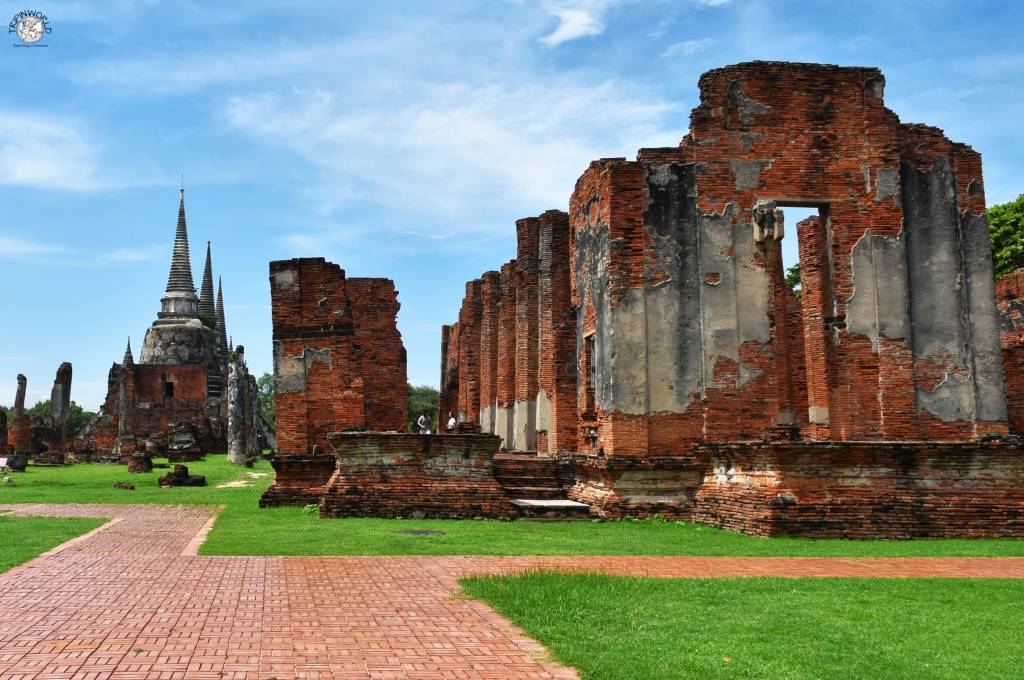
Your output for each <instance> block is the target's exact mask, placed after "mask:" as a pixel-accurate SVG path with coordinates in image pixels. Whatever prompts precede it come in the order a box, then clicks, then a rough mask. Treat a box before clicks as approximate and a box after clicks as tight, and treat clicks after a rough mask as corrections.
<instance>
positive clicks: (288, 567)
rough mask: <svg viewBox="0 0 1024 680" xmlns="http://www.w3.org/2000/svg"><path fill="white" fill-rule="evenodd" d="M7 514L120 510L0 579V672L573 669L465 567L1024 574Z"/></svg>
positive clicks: (942, 562) (200, 518) (958, 566)
mask: <svg viewBox="0 0 1024 680" xmlns="http://www.w3.org/2000/svg"><path fill="white" fill-rule="evenodd" d="M11 510H14V511H16V512H17V513H18V514H30V515H64V516H92V517H96V516H101V517H111V518H116V520H117V521H115V522H112V523H109V524H107V525H104V527H101V528H100V529H99V530H96V531H95V532H92V533H91V534H88V535H86V536H85V537H82V538H80V539H76V540H75V541H71V542H69V543H66V544H64V545H63V546H59V547H58V548H55V549H54V550H51V551H50V552H48V553H46V554H45V555H43V556H41V557H39V558H37V559H35V560H33V561H31V562H29V563H26V564H24V565H22V566H20V567H17V568H16V569H13V570H11V571H9V572H7V573H6V574H3V575H0V680H8V679H13V678H19V679H20V678H92V679H96V680H100V679H104V678H121V679H124V680H128V679H135V678H167V679H170V678H188V679H189V680H192V679H195V680H203V679H205V678H218V679H219V678H257V677H259V678H278V679H282V680H283V679H284V678H351V679H355V678H364V679H374V680H377V679H386V678H417V679H423V680H426V679H435V678H460V679H461V678H477V679H481V680H483V679H487V680H497V679H500V678H510V679H511V678H515V679H523V680H526V679H529V678H575V677H576V675H575V673H574V672H573V671H572V670H571V669H565V668H561V667H557V666H555V665H553V664H550V663H546V662H545V661H544V650H543V648H542V647H541V646H540V645H538V644H537V643H535V642H533V641H532V640H530V639H528V638H526V637H525V636H524V635H522V633H521V632H519V631H518V630H517V629H516V628H515V627H513V626H512V625H511V624H510V623H509V622H507V621H506V620H505V619H503V618H502V617H500V616H498V615H496V614H495V613H494V612H492V611H491V610H490V609H489V608H488V607H487V606H486V605H484V604H483V603H481V602H477V601H473V600H464V599H459V598H455V597H452V595H453V593H454V592H455V591H456V589H457V587H458V584H457V579H458V578H460V577H462V576H465V575H469V574H496V573H510V572H516V571H522V570H524V569H537V568H550V569H559V570H576V571H597V570H600V571H604V572H608V573H616V574H634V575H648V576H661V577H668V576H676V577H714V576H755V575H756V576H770V575H773V576H875V577H885V576H889V577H906V576H949V577H953V576H963V577H1012V578H1024V558H999V559H983V558H944V559H939V558H915V559H835V558H714V557H565V558H562V557H315V558H311V557H310V558H307V557H295V558H283V557H196V556H195V551H196V548H197V547H198V545H199V543H200V540H197V536H200V537H201V534H202V532H203V531H204V530H205V529H208V528H209V526H210V524H211V515H210V514H209V511H208V510H205V509H202V508H183V507H164V506H134V507H132V506H106V507H105V506H95V505H62V506H55V505H23V506H3V508H2V511H11ZM254 530H258V528H254Z"/></svg>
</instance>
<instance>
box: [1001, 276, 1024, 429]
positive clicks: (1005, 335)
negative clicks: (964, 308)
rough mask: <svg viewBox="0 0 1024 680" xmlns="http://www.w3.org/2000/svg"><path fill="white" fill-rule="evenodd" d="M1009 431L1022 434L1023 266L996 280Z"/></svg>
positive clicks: (1023, 423)
mask: <svg viewBox="0 0 1024 680" xmlns="http://www.w3.org/2000/svg"><path fill="white" fill-rule="evenodd" d="M996 301H997V304H998V307H999V315H1000V328H1001V331H1002V332H1001V338H1000V339H1001V341H1002V347H1003V370H1004V371H1005V372H1006V411H1007V416H1008V420H1009V427H1010V433H1011V434H1015V435H1018V436H1024V269H1018V270H1017V271H1015V272H1012V273H1010V274H1007V275H1006V276H1004V277H1003V278H1001V279H999V280H998V281H997V282H996Z"/></svg>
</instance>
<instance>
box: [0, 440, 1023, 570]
mask: <svg viewBox="0 0 1024 680" xmlns="http://www.w3.org/2000/svg"><path fill="white" fill-rule="evenodd" d="M189 471H190V472H192V473H193V474H202V475H206V480H207V486H205V487H198V488H195V487H187V488H184V487H183V488H174V489H161V488H159V487H158V486H157V484H156V478H157V477H158V476H160V475H162V474H164V473H166V470H162V469H157V470H154V471H153V472H152V473H149V474H141V475H133V474H128V472H127V471H126V470H125V468H124V466H121V465H74V466H68V467H63V468H34V467H29V469H28V471H27V472H24V473H12V476H13V477H14V479H15V482H16V485H15V486H0V503H36V502H39V503H164V504H188V505H191V504H209V505H222V506H224V510H223V512H222V513H221V514H220V516H219V517H218V519H217V523H216V525H215V526H214V528H213V531H212V532H211V533H210V535H209V537H208V538H207V540H206V543H205V544H204V545H203V547H202V548H201V550H200V552H201V553H202V554H204V555H792V556H814V555H817V556H844V557H867V556H887V557H903V556H992V557H997V556H1010V555H1013V556H1024V540H1015V539H1002V540H920V541H839V540H828V541H811V540H806V539H794V538H773V539H763V538H753V537H750V536H745V535H742V534H734V533H730V532H727V531H722V530H719V529H714V528H712V527H706V526H702V525H699V524H690V523H687V522H662V521H642V522H629V521H623V522H590V521H583V522H524V521H516V522H503V521H487V520H387V519H373V518H359V519H326V520H321V519H319V518H318V517H317V516H316V515H315V514H313V515H311V514H308V513H304V512H303V511H302V508H270V509H263V510H261V509H260V508H259V507H258V505H257V501H258V499H259V496H260V494H261V493H262V492H263V490H264V489H265V488H266V487H267V486H269V485H270V483H271V482H272V478H273V477H272V476H273V470H272V469H271V467H270V465H269V464H268V463H267V462H266V461H259V462H257V463H256V465H255V467H253V468H252V470H251V471H252V472H257V473H268V476H266V477H263V478H260V479H253V480H252V482H253V485H252V486H251V487H247V488H227V489H218V488H216V485H217V484H221V483H224V482H229V481H232V480H235V479H239V478H244V477H245V476H246V473H248V472H250V470H247V469H245V468H240V467H238V466H235V465H232V464H231V463H228V462H227V459H226V457H225V456H224V455H209V456H207V457H206V460H203V461H199V462H196V463H189ZM118 481H127V482H131V483H133V484H135V487H136V488H135V491H122V490H120V489H115V488H114V483H115V482H118ZM408 529H431V530H436V531H443V532H444V534H441V535H434V536H411V535H407V534H399V533H397V532H398V531H400V530H408Z"/></svg>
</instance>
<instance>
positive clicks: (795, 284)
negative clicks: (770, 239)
mask: <svg viewBox="0 0 1024 680" xmlns="http://www.w3.org/2000/svg"><path fill="white" fill-rule="evenodd" d="M785 282H786V285H787V286H789V289H790V290H791V291H793V292H794V293H795V294H796V296H797V297H800V263H799V262H797V263H796V264H795V265H793V266H792V267H790V268H789V269H787V270H786V278H785Z"/></svg>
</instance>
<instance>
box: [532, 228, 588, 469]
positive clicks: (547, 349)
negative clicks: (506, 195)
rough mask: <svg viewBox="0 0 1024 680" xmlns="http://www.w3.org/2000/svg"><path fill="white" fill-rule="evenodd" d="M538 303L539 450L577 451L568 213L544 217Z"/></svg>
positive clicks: (574, 340) (542, 451)
mask: <svg viewBox="0 0 1024 680" xmlns="http://www.w3.org/2000/svg"><path fill="white" fill-rule="evenodd" d="M538 238H539V245H538V253H539V255H538V265H537V266H538V275H537V279H538V283H537V306H538V311H539V315H540V316H539V321H538V324H539V328H538V336H539V339H538V352H537V359H538V368H537V386H538V391H537V421H536V422H537V426H536V427H537V451H538V452H539V453H542V454H544V453H546V454H550V455H555V454H557V453H559V452H568V451H573V450H575V449H576V436H577V430H578V427H579V425H578V423H579V419H578V416H577V413H576V370H575V369H576V315H575V310H574V309H573V307H572V292H571V290H570V282H569V215H568V214H566V213H564V212H562V211H561V210H548V211H547V212H545V213H544V214H542V215H541V216H540V230H539V236H538Z"/></svg>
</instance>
